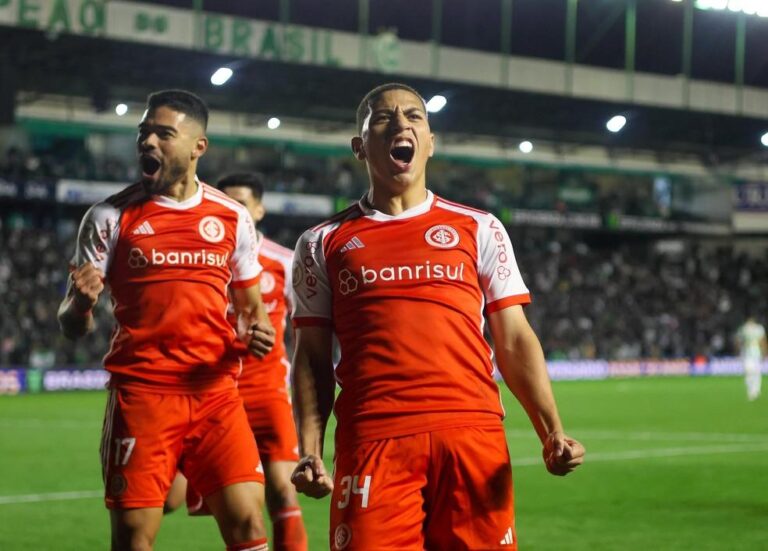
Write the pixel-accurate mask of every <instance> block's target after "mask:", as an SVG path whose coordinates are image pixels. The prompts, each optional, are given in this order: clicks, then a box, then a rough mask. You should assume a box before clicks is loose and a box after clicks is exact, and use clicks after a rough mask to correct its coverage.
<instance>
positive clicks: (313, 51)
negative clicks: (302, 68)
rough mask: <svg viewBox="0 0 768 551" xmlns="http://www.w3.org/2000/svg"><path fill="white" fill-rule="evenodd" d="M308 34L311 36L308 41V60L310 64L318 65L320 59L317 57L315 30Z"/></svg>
mask: <svg viewBox="0 0 768 551" xmlns="http://www.w3.org/2000/svg"><path fill="white" fill-rule="evenodd" d="M310 34H311V36H310V39H309V43H310V47H309V51H310V55H309V59H310V61H311V62H312V63H318V62H319V61H320V58H319V55H318V47H317V29H312V30H311V31H310Z"/></svg>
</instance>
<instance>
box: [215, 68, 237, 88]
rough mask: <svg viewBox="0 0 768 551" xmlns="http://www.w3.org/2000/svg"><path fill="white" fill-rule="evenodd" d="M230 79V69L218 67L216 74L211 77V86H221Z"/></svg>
mask: <svg viewBox="0 0 768 551" xmlns="http://www.w3.org/2000/svg"><path fill="white" fill-rule="evenodd" d="M231 77H232V69H230V68H229V67H219V68H218V69H216V72H215V73H213V74H212V75H211V84H213V85H214V86H221V85H222V84H224V83H225V82H227V81H228V80H229V79H230V78H231Z"/></svg>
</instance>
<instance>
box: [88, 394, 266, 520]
mask: <svg viewBox="0 0 768 551" xmlns="http://www.w3.org/2000/svg"><path fill="white" fill-rule="evenodd" d="M101 460H102V472H103V475H104V485H105V501H106V504H107V507H108V508H110V509H129V508H136V507H162V506H163V503H164V502H165V497H166V495H167V494H168V489H169V488H170V487H171V482H172V481H173V478H174V477H175V476H176V471H177V468H178V469H180V470H181V472H182V473H184V475H185V476H186V477H187V478H188V479H189V481H190V483H192V484H194V485H195V487H196V488H198V490H199V491H200V493H201V494H202V495H204V496H207V495H210V494H212V493H214V492H215V491H217V490H219V489H221V488H223V487H225V486H229V485H230V484H235V483H238V482H251V481H254V482H262V483H263V482H264V475H263V473H262V469H261V463H260V461H259V453H258V451H257V450H256V446H255V444H254V442H253V437H252V435H251V429H250V427H249V426H248V420H247V418H246V415H245V411H244V409H243V405H242V400H241V399H240V396H239V394H238V392H237V389H236V388H231V389H225V390H220V391H216V392H210V393H200V394H195V395H185V394H181V395H179V394H159V393H151V392H146V391H135V390H128V389H125V388H113V389H111V390H110V394H109V399H108V400H107V410H106V413H105V416H104V429H103V432H102V440H101Z"/></svg>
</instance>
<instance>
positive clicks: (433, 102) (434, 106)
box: [427, 95, 448, 113]
mask: <svg viewBox="0 0 768 551" xmlns="http://www.w3.org/2000/svg"><path fill="white" fill-rule="evenodd" d="M447 103H448V100H447V99H445V96H440V95H437V96H432V99H430V100H429V101H428V102H427V112H428V113H437V112H439V111H440V110H442V108H443V107H445V105H446V104H447Z"/></svg>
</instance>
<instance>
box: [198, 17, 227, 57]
mask: <svg viewBox="0 0 768 551" xmlns="http://www.w3.org/2000/svg"><path fill="white" fill-rule="evenodd" d="M203 32H204V40H205V41H204V44H205V48H206V49H207V50H218V49H219V48H221V46H222V44H223V43H224V21H223V19H222V18H221V17H216V16H213V15H208V16H206V18H205V25H204V26H203Z"/></svg>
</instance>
